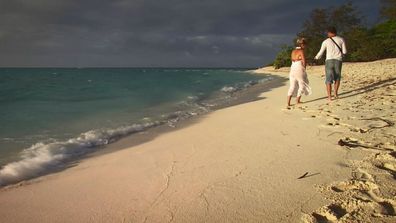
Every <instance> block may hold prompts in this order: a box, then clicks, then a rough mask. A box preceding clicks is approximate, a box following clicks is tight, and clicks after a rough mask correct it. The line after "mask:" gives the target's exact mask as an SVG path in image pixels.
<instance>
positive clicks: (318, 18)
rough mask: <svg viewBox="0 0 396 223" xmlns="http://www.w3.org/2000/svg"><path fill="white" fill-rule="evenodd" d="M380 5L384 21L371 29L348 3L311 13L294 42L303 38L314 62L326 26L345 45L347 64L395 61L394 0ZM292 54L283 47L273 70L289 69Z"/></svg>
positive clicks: (308, 57)
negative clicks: (391, 58)
mask: <svg viewBox="0 0 396 223" xmlns="http://www.w3.org/2000/svg"><path fill="white" fill-rule="evenodd" d="M381 4H382V7H381V12H380V14H381V17H383V18H384V20H385V21H383V22H382V23H379V24H376V25H374V26H373V27H365V26H364V25H363V23H362V21H363V16H362V15H361V14H360V12H359V11H358V10H357V8H356V7H355V6H354V5H353V4H352V3H351V2H347V3H345V4H342V5H340V6H338V7H329V8H318V9H314V10H312V12H311V14H310V16H309V17H308V18H307V19H306V20H305V21H304V23H303V25H302V27H301V31H300V32H299V33H297V35H296V39H297V38H299V37H305V38H306V39H307V40H308V47H307V48H306V49H305V51H306V52H305V55H306V57H307V59H308V61H310V60H312V59H313V58H314V56H315V55H316V53H317V52H318V51H319V49H320V46H321V43H322V41H323V40H325V39H326V38H327V36H326V29H327V27H329V26H334V27H336V28H337V31H338V35H340V36H342V37H343V38H344V39H345V40H346V42H347V48H348V55H347V57H346V58H345V60H346V61H372V60H378V59H383V58H389V57H396V0H381ZM294 42H295V41H294ZM291 50H292V45H291V46H282V48H281V50H280V52H279V53H278V55H277V56H276V59H275V61H274V62H273V65H274V67H275V68H279V67H283V66H290V64H291V62H290V52H291ZM286 57H289V58H286ZM323 62H324V60H321V61H318V62H317V63H319V64H322V63H323Z"/></svg>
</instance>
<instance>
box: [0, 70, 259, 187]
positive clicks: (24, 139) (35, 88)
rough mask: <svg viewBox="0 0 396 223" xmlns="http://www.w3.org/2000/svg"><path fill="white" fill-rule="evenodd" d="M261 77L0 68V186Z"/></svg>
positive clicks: (224, 96)
mask: <svg viewBox="0 0 396 223" xmlns="http://www.w3.org/2000/svg"><path fill="white" fill-rule="evenodd" d="M262 78H263V77H262V76H256V75H253V74H250V73H248V72H245V71H243V70H229V69H154V68H148V69H142V68H82V69H77V68H75V69H69V68H1V69H0V108H1V109H0V166H2V169H1V170H0V185H1V184H6V183H7V182H13V181H17V180H22V179H26V178H31V177H34V176H37V175H40V174H41V173H42V172H45V170H46V169H48V168H51V167H54V166H57V165H62V164H63V163H64V162H66V161H67V160H68V159H69V158H73V157H78V156H80V155H83V154H86V153H87V152H91V151H94V150H95V147H97V146H99V145H104V144H108V143H110V142H111V141H113V140H115V139H116V138H119V137H122V136H125V135H129V134H132V133H134V132H137V131H142V130H144V129H147V128H150V127H153V126H156V125H160V124H169V125H174V124H175V123H176V122H177V121H178V120H180V119H184V118H188V117H190V116H193V115H197V114H200V113H203V112H206V111H208V110H210V108H211V106H213V104H212V105H211V104H210V102H213V101H216V103H218V102H219V101H222V100H228V99H230V95H231V94H232V93H233V92H235V91H237V90H240V89H243V88H245V87H248V86H250V85H252V84H255V83H257V82H259V81H260V80H262ZM213 97H217V100H210V99H213Z"/></svg>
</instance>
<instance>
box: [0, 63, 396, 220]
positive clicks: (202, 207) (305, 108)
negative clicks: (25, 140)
mask: <svg viewBox="0 0 396 223" xmlns="http://www.w3.org/2000/svg"><path fill="white" fill-rule="evenodd" d="M395 65H396V60H385V61H377V62H373V63H359V64H345V66H344V73H345V78H344V83H343V84H345V85H343V86H342V87H341V88H342V94H340V96H341V98H340V99H339V100H337V101H334V102H332V103H331V104H327V101H326V99H325V98H326V97H325V88H324V84H323V78H322V77H321V75H320V74H321V73H322V72H323V70H324V68H323V67H321V66H318V67H314V68H309V69H308V72H309V78H310V82H311V87H312V89H313V91H314V92H313V94H312V95H311V96H309V97H303V101H305V102H306V103H304V104H303V105H301V106H295V107H293V108H292V109H290V110H288V109H285V107H286V106H285V105H286V92H287V88H288V86H287V82H286V80H287V79H286V78H287V72H288V71H287V69H283V70H282V69H281V70H280V71H279V70H278V71H276V72H275V71H274V70H272V68H264V69H259V70H257V71H255V72H261V73H272V74H273V75H277V76H280V77H282V78H281V80H280V81H282V82H283V86H281V87H277V88H274V89H271V90H270V91H268V92H264V93H263V94H261V95H260V96H259V98H258V100H256V101H253V102H250V103H245V104H241V105H237V106H233V107H228V108H224V109H221V110H218V111H215V112H212V113H210V114H208V115H206V116H204V117H201V118H199V119H197V120H195V121H194V122H195V123H193V124H189V125H186V126H184V127H182V128H177V129H175V130H174V131H171V132H167V133H164V134H161V135H158V136H157V137H155V138H154V139H152V140H150V141H148V142H145V143H141V144H138V145H135V146H133V147H130V148H125V149H122V150H118V151H115V152H112V153H108V154H104V155H100V156H95V157H93V158H89V159H85V160H83V161H81V162H80V163H78V165H76V166H74V167H72V168H69V169H67V170H65V171H62V172H59V173H56V174H52V175H47V176H44V177H41V178H38V179H35V180H32V181H27V182H23V183H21V184H19V185H14V186H10V187H6V188H3V189H1V191H0V217H1V219H2V220H1V221H2V222H299V221H305V222H316V221H320V220H326V219H327V220H332V221H334V220H338V221H341V222H342V221H345V222H351V221H348V220H350V219H363V220H370V221H372V219H378V218H381V219H382V220H384V221H389V222H391V221H392V220H394V219H395V203H394V202H395V199H394V196H395V194H396V193H395V190H396V188H395V179H394V177H395V173H396V169H395V166H396V159H395V141H394V136H395V134H396V132H395V129H394V125H393V123H394V121H395V117H394V115H393V113H394V111H395V110H394V107H393V106H394V105H395V104H394V103H395V97H396V85H395V83H396V74H395ZM358 75H362V76H358ZM365 75H370V78H367V76H365ZM360 77H365V78H362V79H360ZM354 78H356V80H359V81H355V79H354ZM365 81H366V82H365ZM366 100H367V101H366ZM368 102H371V103H372V104H368ZM392 109H393V110H392ZM366 119H367V120H366ZM384 120H386V121H384ZM340 140H341V141H340ZM374 140H377V141H374ZM122 141H123V140H121V141H120V142H118V143H122ZM373 151H374V152H373ZM377 175H378V176H380V177H376V176H377ZM392 195H393V197H392ZM358 196H360V198H359V199H360V200H357V199H358V198H356V197H358ZM354 199H355V200H354Z"/></svg>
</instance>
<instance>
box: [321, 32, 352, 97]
mask: <svg viewBox="0 0 396 223" xmlns="http://www.w3.org/2000/svg"><path fill="white" fill-rule="evenodd" d="M327 37H328V38H327V39H326V40H324V41H323V43H322V47H321V48H320V51H319V53H318V54H317V55H316V56H315V59H316V60H318V59H320V58H321V57H322V55H323V53H324V51H326V65H325V72H326V81H325V83H326V88H327V97H328V99H329V101H331V100H332V98H331V87H332V86H331V85H332V84H333V83H334V96H335V98H338V88H339V87H340V80H341V67H342V57H343V55H345V54H346V53H347V50H346V46H345V41H344V39H343V38H341V37H339V36H337V30H336V28H335V27H329V28H328V29H327Z"/></svg>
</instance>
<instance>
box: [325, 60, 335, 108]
mask: <svg viewBox="0 0 396 223" xmlns="http://www.w3.org/2000/svg"><path fill="white" fill-rule="evenodd" d="M325 72H326V80H325V83H326V90H327V99H328V100H329V101H331V84H332V83H333V81H334V62H333V61H332V60H326V62H325Z"/></svg>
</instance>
